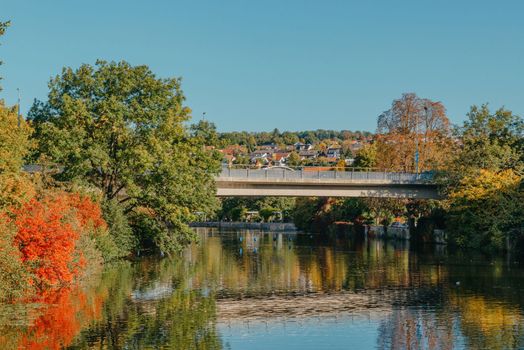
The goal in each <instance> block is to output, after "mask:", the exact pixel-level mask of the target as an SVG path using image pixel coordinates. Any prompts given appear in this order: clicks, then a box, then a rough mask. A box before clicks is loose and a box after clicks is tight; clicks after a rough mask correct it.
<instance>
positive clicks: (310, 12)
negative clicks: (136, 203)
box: [0, 0, 524, 131]
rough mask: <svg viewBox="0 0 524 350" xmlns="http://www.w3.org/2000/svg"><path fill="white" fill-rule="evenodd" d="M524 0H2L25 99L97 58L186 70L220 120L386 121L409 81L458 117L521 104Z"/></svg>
mask: <svg viewBox="0 0 524 350" xmlns="http://www.w3.org/2000/svg"><path fill="white" fill-rule="evenodd" d="M523 14H524V1H521V0H515V1H510V0H505V1H494V0H491V1H483V0H476V1H466V0H461V1H458V0H453V1H447V0H439V1H436V0H435V1H424V0H413V1H401V0H397V1H391V0H385V1H373V0H370V1H362V0H360V1H349V0H344V1H334V0H333V1H330V0H326V1H319V0H314V1H313V0H312V1H306V0H302V1H295V0H264V1H227V0H220V1H216V0H209V1H197V0H192V1H167V0H166V1H153V0H151V1H131V0H126V1H124V0H120V1H117V0H104V1H94V0H90V1H71V0H50V1H42V0H39V1H36V0H31V1H29V0H23V1H22V0H20V1H4V3H3V4H2V12H1V14H0V19H1V20H7V19H11V21H12V27H11V28H10V29H9V30H8V33H7V34H6V35H5V36H4V37H3V38H2V39H1V41H2V46H1V47H0V58H1V59H2V60H3V61H4V65H3V66H1V67H0V75H1V76H3V77H4V80H3V82H2V85H3V87H4V91H2V92H1V93H0V96H1V97H2V98H4V99H5V100H6V101H7V102H8V103H10V104H14V103H15V102H16V88H17V87H19V88H20V89H21V91H22V100H23V103H22V110H23V111H26V110H27V109H28V108H29V106H30V104H31V103H32V100H33V99H34V98H38V99H43V98H45V96H46V94H47V82H48V80H49V78H50V77H51V76H52V75H56V74H57V73H59V72H60V70H61V68H62V67H63V66H71V67H77V66H79V65H80V64H81V63H94V62H95V60H96V59H97V58H102V59H106V60H127V61H129V62H131V63H132V64H147V65H149V66H150V67H151V69H152V70H153V71H154V72H155V73H157V74H158V76H161V77H168V76H181V77H183V89H184V91H185V94H186V96H187V103H188V105H189V106H190V107H191V108H192V109H193V116H194V118H200V117H201V115H202V112H204V111H205V112H206V113H207V118H208V119H209V120H212V121H213V122H215V123H216V124H217V126H218V128H219V130H222V131H229V130H250V131H255V130H259V131H261V130H271V129H273V128H275V127H277V128H279V129H280V130H303V129H317V128H324V129H352V130H357V129H359V130H361V129H364V130H370V131H374V130H375V123H376V117H377V115H378V114H379V113H380V112H382V111H384V110H386V109H388V107H389V106H390V104H391V101H392V100H393V99H395V98H397V97H399V96H400V95H401V94H402V93H403V92H416V93H417V94H418V95H419V96H421V97H427V98H431V99H435V100H440V101H442V102H443V103H444V104H445V106H446V107H447V109H448V114H449V116H450V118H451V120H452V121H453V122H460V121H461V120H463V119H464V117H465V113H466V112H467V111H468V109H469V106H470V105H472V104H481V103H484V102H489V103H490V104H491V106H492V107H493V108H495V107H499V106H502V105H504V106H506V107H507V108H509V109H512V110H513V111H514V112H515V113H517V114H520V115H523V114H524V90H523V83H524V20H523V17H522V16H523Z"/></svg>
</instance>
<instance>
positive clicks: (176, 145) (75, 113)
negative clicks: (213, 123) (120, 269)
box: [29, 61, 220, 251]
mask: <svg viewBox="0 0 524 350" xmlns="http://www.w3.org/2000/svg"><path fill="white" fill-rule="evenodd" d="M49 89H50V91H49V95H48V100H47V101H45V102H40V101H36V102H35V103H34V105H33V107H32V108H31V110H30V113H29V118H30V119H31V120H32V121H33V123H34V126H35V133H36V137H37V139H38V141H39V147H38V153H37V154H35V159H38V158H39V159H44V158H45V159H49V160H51V161H52V162H54V163H56V164H59V165H61V166H63V167H64V168H63V172H62V173H61V174H59V178H60V179H61V180H64V181H83V182H85V183H87V184H89V185H91V186H95V187H97V188H99V189H100V190H101V192H102V193H103V196H104V198H105V199H107V200H116V201H118V203H119V204H120V205H121V206H123V207H124V212H125V213H126V215H129V216H130V218H133V216H137V215H145V216H147V217H149V220H152V221H153V222H154V224H155V228H154V232H162V235H155V237H153V241H154V242H155V244H156V245H157V247H160V246H162V247H163V249H164V250H167V251H172V250H175V249H176V248H178V247H179V245H181V244H182V243H185V242H187V241H190V240H191V239H192V238H194V237H193V236H192V233H191V231H190V230H189V229H188V228H187V225H186V223H187V222H188V221H189V220H191V219H192V218H193V213H195V212H198V211H200V212H202V211H204V212H206V211H211V210H213V209H214V208H215V207H216V199H215V196H214V193H215V187H214V180H213V175H214V174H215V173H217V172H218V171H219V167H220V163H219V161H218V158H217V156H216V154H215V152H214V151H210V150H208V148H207V147H206V144H205V143H206V142H207V141H208V140H209V138H210V137H211V136H210V135H209V133H212V132H214V129H213V128H212V127H211V128H210V127H209V125H206V127H207V130H206V133H207V134H206V136H207V137H203V136H202V135H203V133H202V132H201V131H200V130H199V128H198V127H196V128H193V131H192V132H191V130H190V129H189V128H188V127H187V125H186V124H187V122H188V121H189V120H190V115H191V110H190V109H189V108H188V107H186V106H184V100H185V98H184V95H183V93H182V90H181V80H180V79H177V78H169V79H159V78H157V77H156V76H155V75H154V74H153V73H152V72H151V70H150V69H149V68H148V67H147V66H131V65H130V64H129V63H127V62H118V63H116V62H106V61H97V62H96V64H95V65H94V66H91V65H88V64H84V65H82V66H80V67H79V68H78V69H76V70H73V69H72V68H64V69H63V71H62V73H61V74H60V75H58V76H56V77H55V78H53V79H51V81H50V82H49ZM215 138H216V137H215ZM140 221H143V220H140ZM166 241H168V242H170V243H169V244H166Z"/></svg>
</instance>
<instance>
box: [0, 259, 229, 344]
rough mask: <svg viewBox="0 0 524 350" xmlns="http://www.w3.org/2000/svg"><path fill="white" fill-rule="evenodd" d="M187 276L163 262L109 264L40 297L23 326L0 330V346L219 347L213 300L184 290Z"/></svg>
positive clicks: (169, 262)
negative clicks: (84, 281) (75, 283)
mask: <svg viewBox="0 0 524 350" xmlns="http://www.w3.org/2000/svg"><path fill="white" fill-rule="evenodd" d="M188 272H189V271H188V269H187V268H186V267H185V266H184V264H182V263H176V262H173V261H172V260H168V259H165V260H162V261H160V262H158V261H143V262H141V263H138V264H134V265H131V264H127V263H122V264H117V265H115V266H113V267H108V268H106V270H105V271H104V273H103V274H102V275H101V276H98V277H97V278H93V280H92V281H89V283H88V284H87V285H81V286H76V287H75V288H71V289H62V290H61V291H59V292H56V293H53V294H50V295H47V296H45V298H42V299H41V300H40V302H41V303H43V307H41V308H39V309H33V311H32V313H33V314H34V315H33V316H32V317H31V315H29V314H28V315H27V317H25V324H22V325H20V326H17V325H11V326H4V327H2V326H0V345H1V348H2V349H62V348H68V347H70V348H82V349H83V348H96V349H125V348H129V349H141V348H159V347H161V348H169V349H171V348H173V349H220V348H221V343H220V339H219V337H218V334H217V332H216V329H215V318H216V307H215V302H214V297H213V296H212V295H209V296H202V294H201V293H200V292H198V291H193V290H190V289H188V288H187V279H186V278H185V276H186V274H187V273H188ZM159 286H160V288H164V287H166V286H170V287H169V290H170V292H169V293H168V294H161V293H160V294H159V293H157V292H158V289H159ZM2 311H3V310H2ZM0 312H1V311H0ZM30 319H32V321H31V322H30V324H28V323H27V322H28V321H29V320H30Z"/></svg>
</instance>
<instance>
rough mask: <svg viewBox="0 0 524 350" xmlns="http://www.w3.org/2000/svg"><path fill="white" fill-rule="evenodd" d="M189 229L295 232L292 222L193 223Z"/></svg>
mask: <svg viewBox="0 0 524 350" xmlns="http://www.w3.org/2000/svg"><path fill="white" fill-rule="evenodd" d="M189 226H190V227H211V228H218V229H221V230H262V231H279V232H280V231H291V232H295V231H297V228H296V226H295V224H294V223H292V222H226V221H208V222H193V223H191V224H189Z"/></svg>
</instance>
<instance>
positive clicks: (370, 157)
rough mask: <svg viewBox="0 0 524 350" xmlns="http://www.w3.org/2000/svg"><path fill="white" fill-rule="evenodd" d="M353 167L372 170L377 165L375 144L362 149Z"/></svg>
mask: <svg viewBox="0 0 524 350" xmlns="http://www.w3.org/2000/svg"><path fill="white" fill-rule="evenodd" d="M354 165H355V167H358V168H373V167H375V166H376V165H377V146H376V144H374V143H373V144H367V145H365V146H364V147H362V148H361V149H360V150H359V151H358V153H357V156H356V157H355V163H354Z"/></svg>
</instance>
